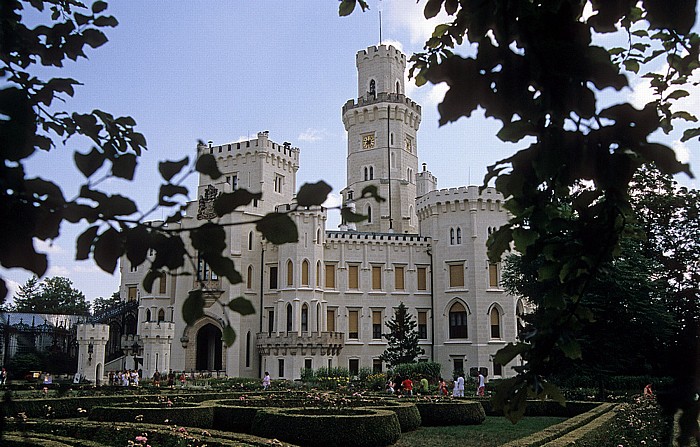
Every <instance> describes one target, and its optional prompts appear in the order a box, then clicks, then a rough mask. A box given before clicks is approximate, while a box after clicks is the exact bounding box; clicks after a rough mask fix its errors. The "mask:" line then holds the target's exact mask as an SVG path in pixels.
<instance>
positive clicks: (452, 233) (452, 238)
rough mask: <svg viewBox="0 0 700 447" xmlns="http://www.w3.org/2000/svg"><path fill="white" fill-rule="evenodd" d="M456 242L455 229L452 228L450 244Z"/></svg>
mask: <svg viewBox="0 0 700 447" xmlns="http://www.w3.org/2000/svg"><path fill="white" fill-rule="evenodd" d="M454 244H455V229H454V228H450V245H454Z"/></svg>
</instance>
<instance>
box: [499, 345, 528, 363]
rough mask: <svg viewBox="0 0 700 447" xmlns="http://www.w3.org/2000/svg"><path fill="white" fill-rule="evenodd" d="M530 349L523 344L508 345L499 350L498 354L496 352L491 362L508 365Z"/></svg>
mask: <svg viewBox="0 0 700 447" xmlns="http://www.w3.org/2000/svg"><path fill="white" fill-rule="evenodd" d="M529 349H530V345H528V344H525V343H516V344H513V343H508V344H507V345H506V346H504V347H503V348H501V349H499V350H498V352H496V355H495V356H494V357H493V362H494V363H498V364H499V365H504V366H505V365H507V364H508V363H510V362H511V360H513V359H514V358H515V357H517V356H519V355H520V354H522V353H523V352H526V351H528V350H529Z"/></svg>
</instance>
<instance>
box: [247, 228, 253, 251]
mask: <svg viewBox="0 0 700 447" xmlns="http://www.w3.org/2000/svg"><path fill="white" fill-rule="evenodd" d="M252 249H253V232H252V231H251V232H250V233H248V250H252Z"/></svg>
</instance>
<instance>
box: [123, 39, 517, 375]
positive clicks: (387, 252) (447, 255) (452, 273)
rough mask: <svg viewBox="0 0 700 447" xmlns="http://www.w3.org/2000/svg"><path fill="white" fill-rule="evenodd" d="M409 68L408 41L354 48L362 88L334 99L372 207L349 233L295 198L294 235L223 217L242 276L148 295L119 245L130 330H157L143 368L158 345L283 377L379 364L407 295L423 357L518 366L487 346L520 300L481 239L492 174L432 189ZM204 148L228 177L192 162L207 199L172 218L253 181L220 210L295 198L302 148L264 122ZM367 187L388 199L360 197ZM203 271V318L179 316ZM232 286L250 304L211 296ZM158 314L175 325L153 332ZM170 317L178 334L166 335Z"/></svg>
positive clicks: (225, 294) (355, 176) (175, 357)
mask: <svg viewBox="0 0 700 447" xmlns="http://www.w3.org/2000/svg"><path fill="white" fill-rule="evenodd" d="M405 67H406V57H405V55H403V54H402V53H401V52H400V51H398V50H396V49H395V48H394V47H393V46H385V45H381V46H379V47H370V48H368V49H367V50H363V51H360V52H358V54H357V69H358V98H357V100H356V101H353V100H350V101H348V102H347V103H346V104H345V105H344V106H343V122H344V124H345V128H346V130H347V132H348V157H347V186H346V187H345V188H344V189H343V190H342V195H343V199H344V200H345V201H346V203H349V204H353V205H354V206H355V208H356V210H357V212H361V213H367V212H368V209H369V208H371V214H372V219H371V220H370V221H369V222H363V223H360V224H358V225H357V231H354V230H352V231H347V230H346V231H334V230H330V229H327V228H326V213H325V210H323V209H305V210H300V211H293V212H291V214H290V215H291V217H292V219H293V220H294V221H295V223H296V224H297V228H298V231H299V242H297V243H294V244H285V245H281V246H275V245H272V244H270V243H268V242H266V241H264V240H262V238H261V236H260V234H258V233H257V232H256V231H255V227H254V224H241V225H233V226H230V225H229V226H225V229H226V234H227V239H228V255H229V256H230V257H231V259H232V260H233V262H234V264H235V266H236V268H237V269H238V270H239V271H240V272H241V275H242V277H243V282H242V283H240V284H235V285H231V284H229V283H228V282H227V281H226V280H222V279H221V278H217V277H216V276H215V275H213V274H212V273H211V272H210V271H209V270H208V268H207V267H206V266H205V265H203V264H201V263H200V264H199V265H198V266H196V271H193V270H195V268H194V266H193V267H192V268H188V269H187V271H188V272H190V275H177V276H168V277H167V278H165V279H163V280H162V281H161V280H157V281H156V282H155V283H154V286H153V291H152V292H151V293H146V292H144V291H143V290H142V286H141V282H142V280H143V277H144V275H145V273H146V271H147V265H142V266H140V267H137V268H135V269H134V268H132V267H131V266H130V265H129V263H128V261H126V259H122V263H121V267H120V268H121V274H122V282H121V288H120V291H121V294H122V298H123V299H124V300H127V299H129V298H130V297H131V298H133V299H140V306H141V307H140V312H139V328H138V334H139V335H140V337H141V339H142V340H143V339H144V338H151V339H152V340H155V336H156V335H158V337H159V338H158V342H157V343H156V342H150V345H151V346H152V347H151V349H150V351H149V352H150V360H149V365H150V366H148V367H147V368H145V369H147V370H148V375H150V374H152V372H153V371H152V369H153V368H154V367H155V366H154V361H155V355H156V353H157V356H158V358H159V362H160V363H159V366H158V368H161V366H160V365H163V368H162V370H165V369H173V370H176V371H181V370H185V371H192V370H194V371H223V372H224V373H225V374H226V375H229V376H243V377H260V376H261V375H262V373H263V372H264V371H269V372H270V375H271V376H272V377H273V378H288V379H292V378H298V377H299V376H300V373H301V370H302V368H314V369H317V368H319V367H322V366H323V367H327V366H333V367H336V366H340V367H346V368H349V369H350V370H351V371H357V370H359V369H360V368H370V369H374V370H386V365H382V364H381V362H380V361H379V360H378V357H379V355H380V354H381V353H383V352H384V350H385V349H386V341H385V340H384V339H383V338H382V336H381V334H382V333H384V332H386V326H385V323H386V322H387V321H389V320H390V319H391V318H392V315H393V312H394V309H395V308H396V307H398V305H399V304H400V303H401V302H403V303H404V304H405V305H406V306H407V307H408V308H409V310H410V311H411V312H412V314H413V315H414V317H415V318H416V320H417V322H418V330H419V333H420V335H421V342H420V343H421V347H422V348H423V349H424V350H425V354H424V355H422V356H421V357H420V360H425V361H428V360H433V361H437V362H440V363H441V364H442V371H443V375H444V376H445V377H449V376H450V375H451V374H452V372H453V370H465V371H468V370H469V368H471V367H486V368H488V371H489V376H491V377H493V376H508V375H512V374H513V372H512V370H511V369H510V366H512V365H508V366H505V367H503V368H499V367H498V366H495V365H493V362H492V356H493V355H494V354H495V352H496V351H498V349H500V348H501V347H503V346H504V345H505V344H506V343H507V342H512V341H515V339H516V332H517V323H516V321H517V318H518V317H517V314H521V313H522V309H523V304H522V303H521V302H520V300H518V299H517V298H516V297H513V296H510V295H508V294H507V293H505V292H504V291H503V290H502V289H500V288H499V277H500V264H490V263H489V261H488V259H487V256H486V246H485V243H486V238H487V237H488V235H489V233H490V232H491V231H493V230H494V229H496V228H498V227H500V226H501V225H502V224H504V223H505V222H506V221H507V218H508V216H507V212H506V211H505V210H504V209H503V207H502V202H503V198H502V197H501V196H500V195H499V194H498V193H497V192H496V191H495V190H494V189H493V188H487V189H485V190H484V191H483V192H482V193H479V190H478V188H477V187H475V186H470V187H461V188H453V189H448V190H437V189H436V185H437V178H436V177H435V176H433V175H432V174H431V173H430V172H429V171H427V169H426V168H425V166H423V168H422V170H421V171H420V172H419V171H418V152H417V147H418V146H417V131H418V127H419V124H420V117H421V115H420V106H419V105H417V104H416V103H415V102H413V101H411V100H410V99H409V98H407V97H405V95H404V85H403V82H404V81H403V80H404V71H405ZM197 151H198V153H200V154H201V153H203V152H208V153H211V154H212V155H214V156H215V157H216V159H217V162H218V166H219V169H220V170H221V172H222V173H223V174H224V176H223V177H222V178H220V179H218V180H217V181H212V180H211V179H209V177H207V176H204V175H202V176H200V182H199V188H198V196H199V197H200V199H199V200H198V201H194V202H191V203H190V204H189V206H188V208H187V211H186V217H185V218H183V220H182V221H181V222H180V223H178V224H177V225H178V226H182V227H192V226H195V225H199V224H201V223H202V221H203V220H206V219H209V218H212V217H213V215H212V214H211V212H212V209H211V203H212V200H213V198H214V197H215V196H216V195H217V194H220V193H222V192H231V191H233V190H235V189H237V188H245V189H248V190H249V191H251V192H261V193H262V199H261V200H256V201H254V202H253V203H251V204H250V205H247V206H245V207H241V208H239V209H237V210H236V211H234V212H233V213H232V214H231V215H229V216H226V217H224V218H222V219H221V220H220V221H219V223H222V224H229V223H240V222H248V221H252V220H254V219H256V218H259V217H260V216H262V215H264V214H265V213H268V212H271V211H274V210H275V209H277V210H280V211H287V210H289V209H290V206H289V204H290V203H293V199H294V193H295V191H296V189H297V188H296V171H297V170H298V168H299V149H298V148H295V147H291V145H289V144H287V143H285V144H282V145H280V144H277V143H275V142H273V141H271V140H270V139H269V134H268V132H260V133H258V135H257V138H255V139H252V140H249V141H244V142H236V143H230V144H222V145H212V144H211V143H210V144H209V145H200V146H198V148H197ZM370 168H371V171H370ZM369 185H374V186H376V187H377V188H378V191H379V193H380V195H381V196H383V197H385V198H387V199H388V200H387V201H386V202H382V203H381V204H378V203H377V202H375V201H374V199H370V198H361V192H362V189H363V188H365V187H366V186H369ZM389 198H391V199H390V200H389ZM171 225H173V224H171ZM343 228H345V226H343ZM189 250H190V252H192V248H191V247H189ZM178 273H183V272H178ZM196 278H200V279H201V280H202V281H204V283H205V284H206V292H205V298H206V303H207V305H206V308H205V316H204V317H203V318H202V319H200V320H199V321H197V322H196V323H195V324H194V325H192V326H190V327H188V326H187V325H186V324H185V323H184V321H183V319H182V314H181V308H182V303H183V302H184V300H185V299H186V298H187V294H188V292H189V291H190V290H193V289H194V288H197V287H198V284H197V281H196ZM238 296H244V297H246V298H247V299H249V300H250V301H251V302H252V303H253V304H254V306H255V308H256V313H255V314H254V315H250V316H245V317H244V316H241V315H239V314H237V313H233V312H231V311H230V310H228V308H225V307H223V306H220V305H219V304H217V303H216V299H217V298H218V299H220V300H221V301H222V302H223V303H226V302H228V301H229V300H231V299H234V298H236V297H238ZM227 319H228V320H229V321H230V322H231V324H232V326H233V327H234V328H235V330H236V333H237V338H236V341H235V343H234V344H233V346H231V347H228V348H227V347H225V346H224V345H223V342H222V341H221V330H222V328H223V324H224V322H225V321H226V320H227ZM160 326H163V327H166V326H167V328H168V330H164V329H163V330H162V331H163V333H162V334H161V333H160V332H158V330H160V329H158V328H159V327H160ZM170 328H172V331H174V337H171V338H170V340H172V342H169V341H167V340H166V339H167V338H168V337H167V333H168V332H169V330H170ZM154 330H155V332H154ZM148 345H149V344H148V343H146V344H144V348H145V347H146V346H148ZM166 358H167V360H166ZM144 361H145V358H144ZM166 365H167V366H166ZM144 366H146V365H144ZM144 375H146V371H144Z"/></svg>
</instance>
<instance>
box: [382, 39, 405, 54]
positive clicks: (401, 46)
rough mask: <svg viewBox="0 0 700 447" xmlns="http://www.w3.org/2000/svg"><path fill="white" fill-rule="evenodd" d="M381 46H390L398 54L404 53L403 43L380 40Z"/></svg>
mask: <svg viewBox="0 0 700 447" xmlns="http://www.w3.org/2000/svg"><path fill="white" fill-rule="evenodd" d="M382 45H391V46H392V47H394V48H396V49H397V50H399V51H400V52H402V53H405V51H404V50H403V43H401V42H399V41H398V40H393V39H382Z"/></svg>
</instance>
